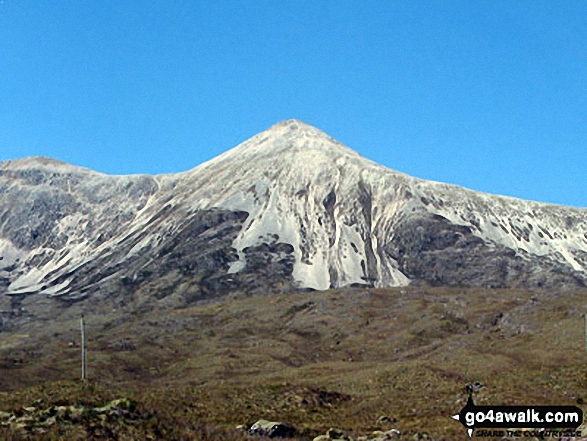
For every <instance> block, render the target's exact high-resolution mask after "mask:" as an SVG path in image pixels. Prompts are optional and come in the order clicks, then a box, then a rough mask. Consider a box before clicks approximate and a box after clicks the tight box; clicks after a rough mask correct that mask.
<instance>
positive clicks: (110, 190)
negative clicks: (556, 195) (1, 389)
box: [0, 120, 587, 310]
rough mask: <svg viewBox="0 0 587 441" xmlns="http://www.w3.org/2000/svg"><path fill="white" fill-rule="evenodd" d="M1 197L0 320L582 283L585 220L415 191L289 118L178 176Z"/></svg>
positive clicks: (77, 174)
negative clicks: (424, 288) (247, 297)
mask: <svg viewBox="0 0 587 441" xmlns="http://www.w3.org/2000/svg"><path fill="white" fill-rule="evenodd" d="M0 195H1V196H0V310H7V309H11V308H12V309H13V310H14V308H18V307H19V305H20V304H21V303H22V302H23V300H24V299H26V298H29V297H34V298H37V297H38V298H42V299H47V298H54V299H59V300H62V301H64V302H66V303H68V302H69V303H71V302H74V301H78V300H82V299H94V300H96V301H97V300H99V299H102V298H106V297H110V298H116V299H118V300H117V301H119V302H120V303H121V304H124V303H125V302H127V301H129V299H135V300H136V299H139V300H140V299H155V300H156V301H158V302H160V303H162V304H169V305H185V304H189V303H191V302H193V301H196V300H199V299H205V298H210V297H217V296H233V295H239V294H244V293H257V292H286V291H291V290H299V289H319V290H322V289H328V288H335V287H343V286H348V285H366V286H376V287H384V286H403V285H407V284H417V283H425V284H431V285H451V286H482V287H490V288H499V287H524V288H534V287H565V286H569V287H573V286H585V285H586V284H587V210H585V209H577V208H570V207H563V206H556V205H550V204H543V203H537V202H530V201H524V200H519V199H514V198H509V197H503V196H494V195H489V194H483V193H479V192H475V191H471V190H467V189H464V188H461V187H457V186H454V185H448V184H442V183H437V182H430V181H424V180H420V179H416V178H413V177H410V176H408V175H405V174H402V173H399V172H396V171H393V170H390V169H387V168H385V167H382V166H380V165H378V164H376V163H374V162H372V161H370V160H368V159H365V158H363V157H362V156H361V155H359V154H358V153H356V152H354V151H353V150H351V149H349V148H347V147H345V146H344V145H342V144H340V143H339V142H337V141H335V140H334V139H332V138H330V137H329V136H328V135H326V134H325V133H323V132H321V131H320V130H318V129H316V128H314V127H312V126H310V125H307V124H305V123H303V122H301V121H296V120H288V121H283V122H281V123H278V124H276V125H275V126H273V127H271V128H270V129H268V130H266V131H265V132H262V133H260V134H258V135H256V136H254V137H253V138H251V139H249V140H248V141H246V142H244V143H242V144H240V145H239V146H237V147H235V148H234V149H232V150H230V151H228V152H226V153H224V154H222V155H220V156H218V157H217V158H215V159H213V160H211V161H209V162H206V163H204V164H201V165H200V166H198V167H196V168H194V169H192V170H190V171H187V172H184V173H177V174H169V175H158V176H148V175H132V176H109V175H105V174H102V173H98V172H95V171H92V170H88V169H84V168H80V167H75V166H72V165H69V164H66V163H63V162H59V161H56V160H53V159H49V158H42V157H35V158H27V159H19V160H13V161H6V162H2V163H0ZM39 296H40V297H39Z"/></svg>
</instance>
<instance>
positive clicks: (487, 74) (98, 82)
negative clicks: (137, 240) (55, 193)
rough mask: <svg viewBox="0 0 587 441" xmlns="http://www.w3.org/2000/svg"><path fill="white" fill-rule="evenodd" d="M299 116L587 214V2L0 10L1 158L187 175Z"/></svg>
mask: <svg viewBox="0 0 587 441" xmlns="http://www.w3.org/2000/svg"><path fill="white" fill-rule="evenodd" d="M288 118H297V119H301V120H303V121H306V122H308V123H310V124H312V125H314V126H316V127H318V128H320V129H322V130H324V131H325V132H327V133H328V134H330V135H331V136H333V137H334V138H336V139H338V140H339V141H341V142H342V143H344V144H346V145H347V146H349V147H351V148H353V149H354V150H356V151H358V152H359V153H361V154H362V155H364V156H366V157H368V158H369V159H372V160H374V161H376V162H379V163H380V164H383V165H385V166H387V167H389V168H392V169H395V170H399V171H402V172H405V173H408V174H411V175H413V176H417V177H420V178H424V179H432V180H437V181H442V182H449V183H454V184H458V185H462V186H465V187H468V188H472V189H475V190H480V191H486V192H490V193H498V194H505V195H509V196H515V197H521V198H525V199H532V200H539V201H544V202H552V203H558V204H565V205H574V206H580V207H587V159H586V158H587V2H585V1H582V0H581V1H572V0H569V1H564V2H554V1H539V0H531V1H525V0H516V1H514V0H510V1H499V0H491V1H489V0H488V1H473V0H466V1H440V0H438V1H434V0H426V1H423V0H422V1H420V0H405V1H394V0H384V1H378V0H373V1H369V2H361V1H347V0H337V1H326V0H322V1H321V0H312V1H305V0H296V1H289V0H279V1H275V0H271V1H265V0H249V1H242V0H241V1H233V0H214V1H212V0H210V1H196V0H191V1H183V0H175V1H170V2H163V1H157V0H153V1H147V2H145V1H144V0H143V1H135V0H125V1H119V0H116V1H114V0H102V1H86V0H57V1H51V2H46V1H38V0H34V1H33V0H3V1H0V160H7V159H13V158H19V157H25V156H33V155H44V156H50V157H54V158H57V159H61V160H63V161H67V162H70V163H73V164H76V165H81V166H85V167H89V168H92V169H95V170H99V171H102V172H106V173H116V174H127V173H168V172H177V171H183V170H187V169H190V168H193V167H195V166H196V165H198V164H200V163H202V162H203V161H205V160H208V159H211V158H213V157H214V156H216V155H218V154H220V153H222V152H223V151H225V150H228V149H230V148H232V147H234V146H236V145H237V144H238V143H240V142H242V141H244V140H245V139H247V138H249V137H250V136H252V135H254V134H256V133H258V132H260V131H262V130H264V129H266V128H268V127H269V126H271V125H273V124H274V123H276V122H278V121H280V120H283V119H288Z"/></svg>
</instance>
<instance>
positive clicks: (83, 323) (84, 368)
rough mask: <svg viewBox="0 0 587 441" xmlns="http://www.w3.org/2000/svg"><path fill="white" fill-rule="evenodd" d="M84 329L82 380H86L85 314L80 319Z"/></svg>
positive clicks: (82, 329)
mask: <svg viewBox="0 0 587 441" xmlns="http://www.w3.org/2000/svg"><path fill="white" fill-rule="evenodd" d="M80 326H81V331H82V380H83V381H86V324H85V322H84V315H83V314H82V318H81V320H80Z"/></svg>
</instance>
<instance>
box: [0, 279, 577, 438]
mask: <svg viewBox="0 0 587 441" xmlns="http://www.w3.org/2000/svg"><path fill="white" fill-rule="evenodd" d="M586 300H587V293H586V292H585V291H576V292H575V291H573V292H566V293H553V292H521V291H508V290H484V289H447V288H423V287H420V288H419V287H410V288H402V289H399V288H398V289H369V290H367V289H360V288H355V289H345V290H331V291H324V292H307V293H296V294H289V295H266V296H252V297H242V298H231V299H224V300H221V301H220V300H218V301H209V302H206V303H204V302H203V303H201V304H198V305H194V306H190V307H187V308H181V309H173V308H167V307H164V305H143V307H142V308H137V307H136V305H127V307H120V305H114V304H108V303H104V304H103V305H100V306H95V307H93V309H92V310H88V306H87V305H85V306H84V308H85V313H86V323H87V335H88V341H89V344H88V372H89V376H90V381H89V382H88V383H86V384H82V383H81V382H80V381H79V380H78V377H79V372H80V367H79V365H80V362H79V358H80V357H79V353H80V351H79V335H78V334H79V323H78V319H79V314H80V312H81V309H80V308H81V305H79V304H78V305H67V306H62V307H60V309H59V310H57V311H56V310H53V311H51V312H46V313H45V315H43V314H37V315H36V316H35V317H32V318H31V319H30V320H28V321H23V322H22V324H21V325H20V326H19V328H18V329H13V330H8V331H5V332H0V411H4V412H17V413H18V412H20V413H23V412H25V411H24V410H23V408H26V407H31V406H32V407H36V408H43V409H45V408H49V407H51V406H69V405H78V406H88V407H90V406H91V407H97V406H103V405H104V404H105V403H107V402H109V401H111V400H114V399H116V398H122V397H124V398H130V399H131V400H133V402H136V408H135V409H134V410H133V412H132V413H131V414H129V415H128V417H127V418H119V419H117V418H114V419H111V420H107V421H101V422H100V423H99V424H97V423H96V422H95V421H93V420H89V419H86V420H83V418H82V419H81V420H79V421H77V422H75V423H71V424H59V425H56V426H52V427H49V428H48V429H47V430H46V431H44V433H42V434H39V433H37V434H31V433H32V432H30V431H28V432H26V431H22V430H15V429H14V428H6V427H5V428H1V427H0V439H26V438H27V437H32V438H33V439H61V438H63V439H84V438H91V437H95V438H104V437H110V438H113V439H202V440H221V439H222V440H226V439H234V440H244V439H259V438H258V437H256V438H252V437H249V436H248V435H246V434H244V433H243V432H241V431H237V430H235V427H236V426H237V425H239V424H251V423H253V422H255V421H256V420H258V419H260V418H264V419H269V420H277V421H284V422H286V423H288V424H290V425H292V426H294V427H295V428H296V429H297V431H298V439H312V438H313V437H314V436H316V435H319V434H323V433H325V431H326V430H327V429H328V428H330V427H337V428H341V429H343V430H345V431H346V432H347V433H349V434H351V435H354V436H357V435H361V434H366V433H370V432H372V431H373V430H376V429H389V428H397V429H399V430H400V431H401V432H402V434H403V435H402V439H411V437H413V436H414V435H416V434H418V433H420V434H421V433H424V432H426V433H428V434H430V435H431V436H432V438H433V439H438V440H455V439H464V438H465V432H464V429H463V427H462V426H461V425H460V424H459V423H457V422H456V421H454V420H452V419H451V418H450V416H451V415H453V414H455V413H458V411H459V410H460V409H461V408H462V407H463V405H464V404H465V401H466V397H467V395H466V393H465V391H464V387H465V385H466V384H467V383H470V382H474V381H479V382H481V383H483V384H484V388H483V389H481V390H480V391H479V392H478V393H477V395H476V404H494V405H504V404H524V405H526V404H535V405H549V404H552V405H554V404H557V405H575V404H577V403H578V402H579V403H582V402H583V400H585V401H587V354H586V351H585V336H584V331H585V325H584V314H585V313H587V302H586ZM25 306H26V305H25ZM131 306H132V308H131ZM137 310H138V311H140V312H136V311H137ZM128 311H135V312H134V313H130V312H128ZM580 407H583V406H580ZM585 410H587V408H584V411H585ZM382 416H386V417H388V418H387V420H386V422H382V421H381V420H380V417H382ZM378 420H379V421H378Z"/></svg>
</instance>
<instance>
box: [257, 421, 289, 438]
mask: <svg viewBox="0 0 587 441" xmlns="http://www.w3.org/2000/svg"><path fill="white" fill-rule="evenodd" d="M249 433H250V434H251V435H261V436H268V437H269V438H291V437H293V436H294V435H295V433H296V430H295V429H294V428H293V427H291V426H288V425H287V424H285V423H282V422H277V421H268V420H259V421H257V422H256V423H255V424H253V425H252V426H251V428H250V429H249Z"/></svg>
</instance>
